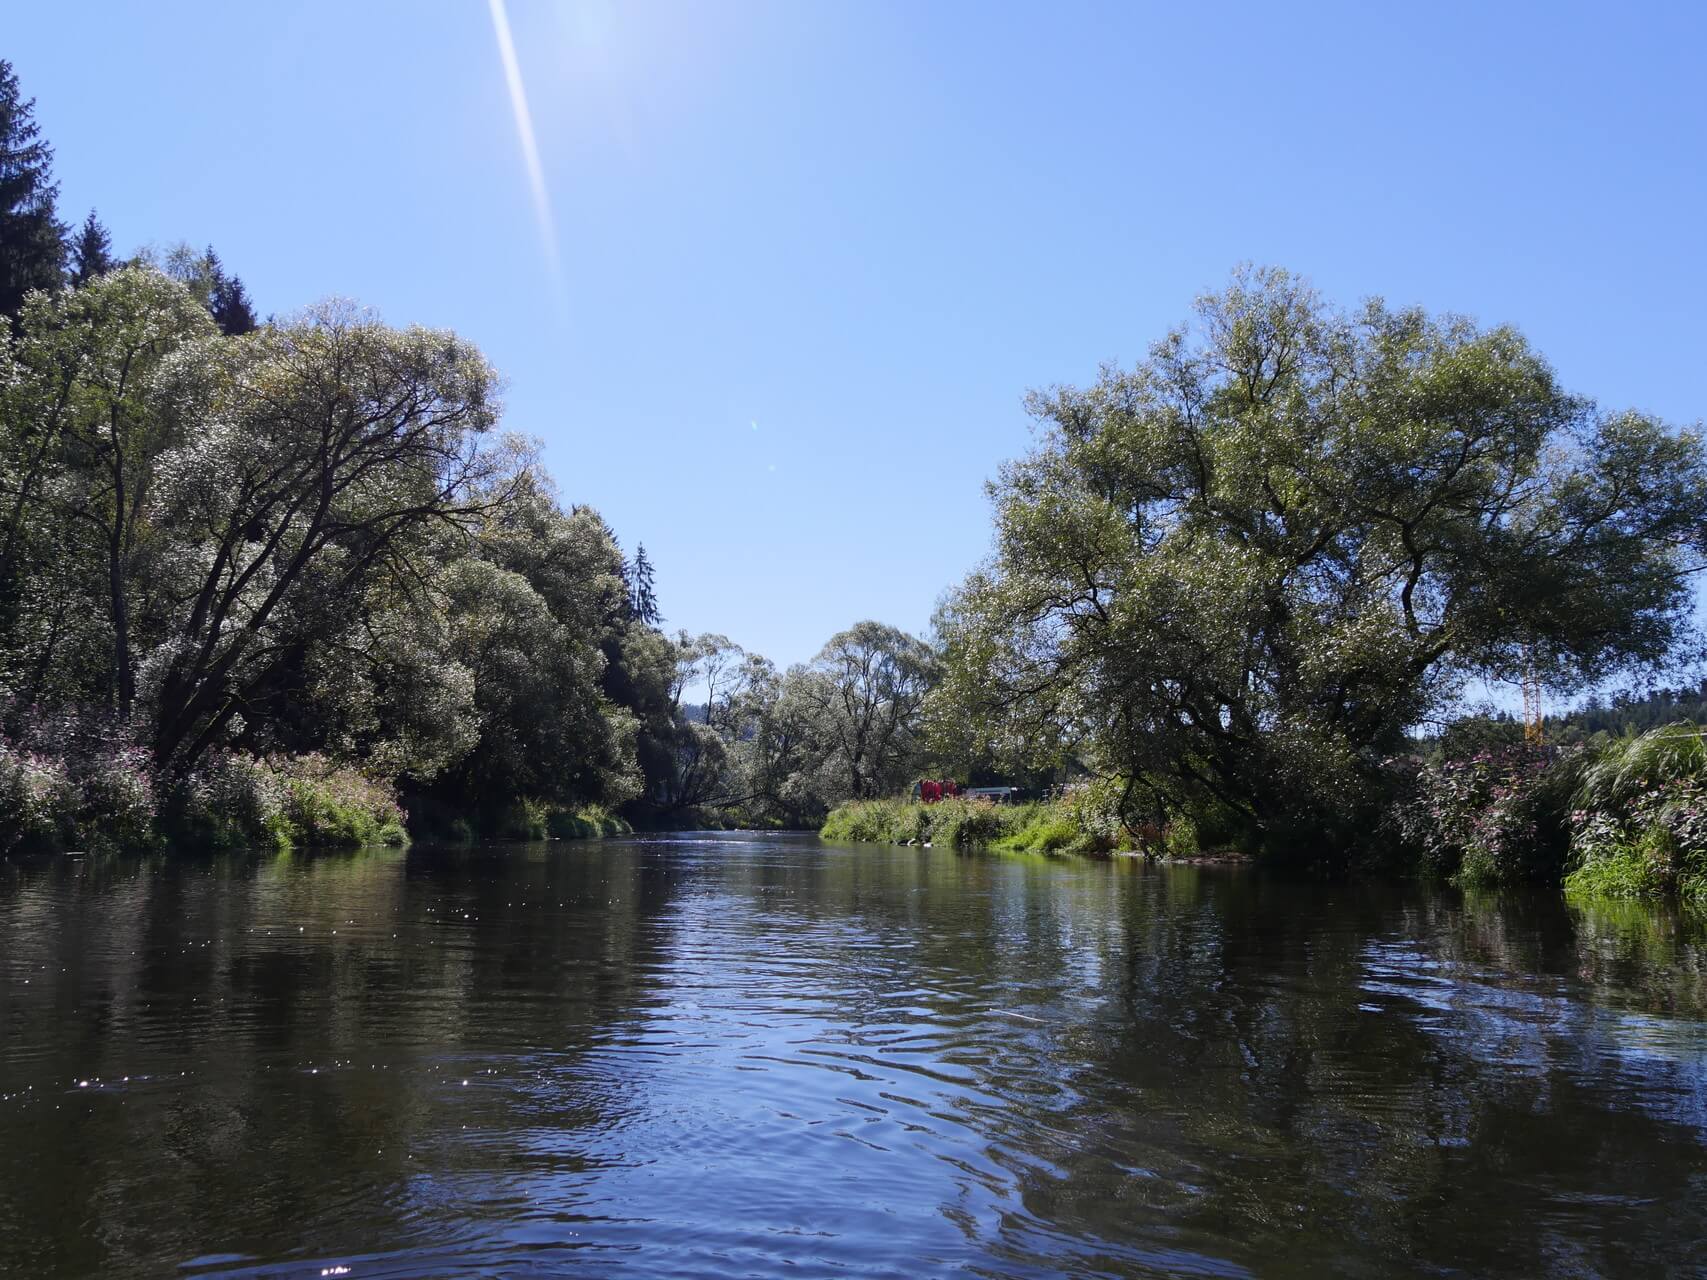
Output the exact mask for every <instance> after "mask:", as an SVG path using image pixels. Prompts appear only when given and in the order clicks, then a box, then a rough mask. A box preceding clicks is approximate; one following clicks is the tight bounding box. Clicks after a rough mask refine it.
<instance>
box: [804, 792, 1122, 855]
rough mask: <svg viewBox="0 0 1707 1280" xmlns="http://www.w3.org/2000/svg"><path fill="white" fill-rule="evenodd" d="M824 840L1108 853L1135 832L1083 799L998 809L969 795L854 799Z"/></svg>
mask: <svg viewBox="0 0 1707 1280" xmlns="http://www.w3.org/2000/svg"><path fill="white" fill-rule="evenodd" d="M819 835H820V836H822V837H823V838H824V839H825V840H832V841H838V842H842V841H845V842H866V843H875V844H931V845H944V846H948V847H952V848H956V849H973V848H994V849H1004V850H1010V851H1013V852H1017V853H1063V852H1073V853H1106V852H1109V851H1110V850H1113V849H1116V848H1122V847H1124V848H1130V847H1132V842H1131V840H1130V838H1129V835H1130V833H1127V832H1125V831H1124V830H1123V829H1121V828H1120V827H1119V824H1118V822H1116V823H1114V824H1113V825H1112V826H1111V825H1110V824H1109V823H1107V822H1105V821H1100V820H1099V819H1098V817H1097V816H1096V814H1095V813H1094V812H1093V810H1092V808H1091V807H1090V806H1089V805H1087V803H1086V801H1085V799H1084V798H1083V797H1080V796H1073V797H1068V798H1063V799H1060V800H1053V801H1049V802H1047V803H1036V804H1021V805H997V804H991V803H989V802H988V801H985V800H976V799H968V798H966V797H964V796H959V797H954V798H952V799H947V800H941V801H938V802H937V803H935V804H928V805H927V804H919V803H917V802H916V801H913V800H903V799H878V800H850V801H848V802H847V803H846V804H842V805H838V806H837V807H836V808H835V809H833V810H831V812H830V815H829V817H828V819H826V821H825V823H824V826H823V828H822V830H821V831H820V832H819Z"/></svg>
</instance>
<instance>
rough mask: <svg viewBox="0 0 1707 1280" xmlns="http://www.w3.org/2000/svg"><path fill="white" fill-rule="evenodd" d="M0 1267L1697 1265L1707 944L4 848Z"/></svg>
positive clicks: (1480, 918)
mask: <svg viewBox="0 0 1707 1280" xmlns="http://www.w3.org/2000/svg"><path fill="white" fill-rule="evenodd" d="M0 1274H5V1275H14V1274H15V1275H22V1276H70V1275H78V1276H81V1275H139V1276H159V1275H173V1274H177V1275H185V1276H201V1275H242V1276H298V1275H301V1276H326V1275H348V1276H352V1277H375V1276H449V1275H459V1276H536V1275H559V1274H568V1275H586V1276H627V1275H632V1276H681V1277H726V1276H727V1277H733V1276H744V1277H770V1276H781V1275H791V1276H813V1277H818V1276H893V1277H908V1278H909V1280H911V1278H914V1277H927V1276H936V1275H949V1274H965V1275H971V1276H988V1277H1043V1276H1057V1275H1068V1276H1149V1275H1214V1276H1245V1275H1260V1276H1301V1277H1302V1276H1312V1277H1314V1276H1336V1275H1337V1276H1376V1275H1383V1276H1384V1275H1419V1276H1420V1275H1431V1276H1439V1275H1466V1276H1491V1275H1506V1276H1538V1275H1560V1276H1587V1275H1609V1276H1611V1275H1654V1276H1657V1275H1662V1274H1664V1275H1688V1274H1707V936H1704V931H1703V929H1702V927H1701V925H1700V924H1699V922H1696V921H1692V920H1691V919H1689V918H1685V917H1679V916H1676V915H1669V914H1666V913H1663V912H1658V911H1653V910H1646V909H1636V908H1626V909H1609V910H1589V911H1581V910H1573V909H1571V908H1567V907H1566V906H1565V905H1564V904H1563V903H1562V902H1560V901H1559V900H1558V899H1557V897H1556V896H1551V897H1549V896H1533V897H1507V898H1502V899H1486V900H1481V899H1469V900H1467V899H1465V898H1464V897H1462V896H1461V895H1458V894H1455V893H1450V892H1437V891H1428V890H1423V889H1420V888H1415V887H1408V886H1401V887H1393V886H1345V885H1327V884H1313V883H1300V882H1288V881H1284V880H1280V879H1275V878H1272V877H1265V876H1261V875H1258V874H1254V873H1251V872H1248V871H1241V870H1237V869H1210V868H1204V869H1195V868H1170V869H1159V870H1158V869H1152V868H1145V867H1143V866H1141V865H1137V864H1134V863H1132V862H1130V861H1124V860H1120V861H1115V862H1091V861H1042V860H1028V859H1015V858H1003V857H996V856H982V855H965V854H955V853H953V852H951V851H948V850H919V849H894V848H883V847H869V846H868V847H852V848H835V847H828V846H824V845H821V844H819V843H818V841H816V840H815V839H813V838H810V837H801V836H776V837H770V836H763V837H753V836H731V835H714V836H673V837H659V838H655V839H641V840H633V841H612V842H605V843H599V844H584V845H563V844H558V845H550V846H535V847H531V848H507V849H493V850H476V851H471V852H470V851H464V852H446V851H435V850H425V849H418V850H414V851H411V852H408V853H399V852H380V853H363V854H355V855H347V856H344V855H339V856H322V857H316V858H302V857H297V858H266V859H258V858H233V859H222V860H215V861H165V860H158V861H150V862H140V863H139V862H134V861H133V862H125V861H89V860H76V859H59V860H56V861H53V862H43V863H22V864H18V863H4V862H0Z"/></svg>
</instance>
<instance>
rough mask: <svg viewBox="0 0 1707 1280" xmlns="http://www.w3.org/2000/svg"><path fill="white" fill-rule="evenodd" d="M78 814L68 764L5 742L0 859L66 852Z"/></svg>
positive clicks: (0, 756)
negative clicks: (7, 855)
mask: <svg viewBox="0 0 1707 1280" xmlns="http://www.w3.org/2000/svg"><path fill="white" fill-rule="evenodd" d="M77 808H78V802H77V796H76V788H75V787H74V785H73V784H72V782H71V778H70V776H69V775H68V773H67V771H66V769H65V765H64V763H63V762H62V761H59V760H55V759H52V758H51V757H46V756H40V755H35V754H33V753H30V752H25V751H20V750H18V749H17V748H15V747H13V746H11V745H10V744H9V743H6V742H4V741H3V740H0V853H13V852H26V853H27V852H33V851H40V850H52V849H58V848H63V847H64V844H65V842H66V840H67V839H68V838H70V836H71V835H72V834H73V830H74V828H73V821H74V819H73V815H74V814H75V813H76V810H77Z"/></svg>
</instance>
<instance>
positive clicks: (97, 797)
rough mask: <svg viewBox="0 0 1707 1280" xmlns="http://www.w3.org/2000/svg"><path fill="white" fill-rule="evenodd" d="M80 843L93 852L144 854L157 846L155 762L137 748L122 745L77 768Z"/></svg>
mask: <svg viewBox="0 0 1707 1280" xmlns="http://www.w3.org/2000/svg"><path fill="white" fill-rule="evenodd" d="M78 773H79V774H80V775H81V776H80V777H79V779H78V781H79V784H80V785H79V790H80V792H81V795H80V798H79V806H78V809H79V812H78V820H77V826H78V834H77V839H78V843H79V844H81V845H83V846H85V847H86V848H89V849H94V850H101V851H107V850H131V851H135V850H143V849H151V848H154V847H155V846H157V845H158V844H159V843H160V829H159V825H158V819H159V803H158V795H157V789H156V784H155V777H154V766H153V762H152V761H151V760H150V759H149V757H148V753H147V752H146V751H144V750H142V748H140V747H121V748H119V749H118V750H116V751H109V752H106V753H104V754H102V755H99V756H96V757H94V758H93V759H91V760H88V761H85V762H83V763H82V765H81V767H80V768H79V770H78Z"/></svg>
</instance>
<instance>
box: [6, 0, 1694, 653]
mask: <svg viewBox="0 0 1707 1280" xmlns="http://www.w3.org/2000/svg"><path fill="white" fill-rule="evenodd" d="M509 20H510V24H511V28H512V31H513V33H514V40H515V47H516V52H517V60H518V65H519V68H520V71H521V74H522V78H523V81H524V83H525V86H526V93H527V97H528V100H529V103H530V106H531V111H532V121H533V127H534V133H535V136H536V138H537V142H538V150H539V156H540V168H541V172H542V174H543V177H544V181H545V186H546V190H547V192H548V196H549V201H550V207H551V211H552V217H551V221H550V225H549V228H548V229H547V230H548V231H549V247H548V241H547V239H546V238H545V237H544V236H542V228H541V225H540V223H539V221H538V219H537V217H536V211H535V204H534V197H533V194H532V192H531V190H530V184H529V178H528V172H527V169H526V167H525V165H524V159H523V152H522V148H521V146H520V144H519V142H518V134H517V129H516V125H515V122H514V120H513V117H512V112H511V103H510V99H509V96H508V93H507V90H506V84H505V77H504V72H503V67H502V64H501V62H500V58H499V52H498V45H497V42H496V40H495V38H494V31H493V23H492V19H491V17H490V15H489V13H488V9H487V6H486V5H485V4H484V3H480V2H479V0H463V2H459V3H451V2H449V0H444V2H440V3H425V2H418V3H401V2H394V3H378V2H376V0H364V2H363V3H347V2H346V3H313V2H298V3H294V4H291V5H288V6H287V5H233V4H204V5H188V4H173V3H152V4H148V5H142V4H135V5H117V4H114V5H101V6H88V7H84V8H80V9H78V10H76V11H73V10H70V9H67V8H64V7H60V6H51V5H36V6H28V7H18V8H14V9H13V10H12V11H11V12H9V13H8V15H7V19H6V24H5V38H4V41H3V46H0V56H5V57H8V58H10V59H11V60H12V61H13V63H14V65H15V68H16V70H17V72H18V74H19V76H20V78H21V79H22V81H23V86H24V90H25V92H26V93H27V94H33V95H34V96H35V97H36V98H37V115H38V119H39V120H40V122H41V124H42V125H43V128H44V131H45V132H46V133H47V134H48V136H49V137H50V139H51V140H52V142H53V143H54V145H55V146H56V148H57V151H58V160H57V172H58V175H59V178H60V180H61V183H62V188H63V189H62V194H61V205H62V211H63V213H64V214H65V216H66V217H68V218H71V219H80V218H81V217H82V215H83V213H84V212H85V211H86V210H87V209H88V208H89V207H91V206H96V207H98V208H99V210H100V213H101V217H102V219H103V220H104V221H105V222H106V223H107V225H108V226H109V227H110V229H111V230H112V232H113V236H114V239H115V242H116V244H117V246H118V247H119V248H120V249H121V250H123V251H127V252H128V251H130V250H132V249H134V248H135V247H137V246H138V245H141V244H144V243H148V242H154V243H167V242H171V241H175V240H179V239H183V240H188V241H190V242H192V243H194V244H197V245H200V244H203V243H212V244H213V245H214V246H215V247H217V248H218V250H219V251H220V254H221V256H222V257H223V258H224V260H225V262H226V263H227V264H228V266H230V267H231V268H233V269H234V270H236V271H237V272H238V273H239V274H241V275H242V277H243V278H244V280H245V281H246V283H247V284H248V285H249V287H250V290H251V293H252V294H253V296H254V297H255V299H256V302H257V304H258V306H259V307H260V309H261V310H262V311H263V312H266V311H276V312H281V313H282V312H286V311H290V310H293V309H295V308H296V307H298V306H301V305H303V304H305V303H308V302H310V301H312V300H314V299H316V298H319V297H322V296H325V295H328V294H339V295H344V296H349V297H354V298H357V299H359V300H361V301H362V302H365V303H368V304H370V305H372V306H374V307H376V308H378V309H379V311H380V312H381V313H382V314H383V315H384V316H385V317H386V318H387V319H389V320H391V321H393V322H396V323H406V322H421V323H426V324H432V325H442V326H448V327H452V328H455V329H457V330H458V331H459V332H461V333H463V334H464V335H466V336H468V337H470V338H472V339H474V340H475V341H477V342H478V343H479V344H480V345H481V346H482V347H483V348H484V349H485V351H486V352H487V354H488V355H489V357H490V358H491V359H492V360H493V362H494V363H495V364H496V365H497V366H498V368H499V369H500V370H502V371H503V373H504V374H505V375H506V377H507V379H508V383H509V386H508V391H507V393H506V400H507V404H508V406H509V407H508V413H507V418H506V421H507V425H508V426H510V427H511V428H513V429H516V430H519V431H524V432H527V433H529V434H532V435H536V436H538V437H540V438H541V439H542V440H543V441H544V442H545V445H546V451H545V456H546V459H547V462H548V465H549V467H550V469H551V470H552V472H553V473H554V474H555V475H556V477H557V479H558V481H559V484H560V487H561V489H562V492H563V494H564V496H565V497H566V498H568V499H570V500H573V501H580V502H588V503H591V504H593V505H595V506H597V507H598V508H599V509H600V510H602V511H603V512H604V513H605V515H606V517H607V518H608V519H609V520H610V521H611V523H612V524H613V525H614V526H615V527H616V529H617V531H618V533H619V535H620V536H621V537H622V539H623V541H624V543H625V544H626V546H627V547H628V548H629V549H630V550H631V551H632V549H633V547H634V545H635V544H636V543H637V542H642V541H643V542H644V543H645V544H646V546H647V549H648V551H649V553H650V554H651V556H652V558H653V559H654V561H655V562H656V564H657V569H658V585H659V592H660V597H661V602H662V605H663V609H664V612H665V614H666V617H667V625H669V626H671V627H677V626H680V627H686V628H688V629H690V630H693V631H702V630H713V631H721V632H724V633H726V634H728V635H729V636H731V637H732V638H734V639H735V640H736V641H738V642H739V643H742V644H744V645H746V646H748V647H749V648H751V649H754V650H757V651H758V652H762V653H765V654H767V655H769V656H771V657H773V658H775V659H777V660H779V661H780V662H783V663H787V662H791V661H797V660H802V659H805V658H809V657H810V656H811V655H812V653H813V652H814V651H815V650H816V649H817V648H818V646H819V645H820V644H821V643H822V642H823V641H824V640H825V639H826V638H827V637H828V636H829V635H830V634H831V633H833V632H834V631H836V630H838V629H840V628H841V627H844V626H846V625H848V624H850V623H852V622H854V621H856V620H858V619H860V618H863V617H876V618H880V619H883V620H885V621H890V622H894V623H896V624H898V625H901V626H905V627H908V628H910V629H915V630H921V631H922V630H923V629H924V628H925V626H926V624H927V623H928V620H929V617H930V613H931V609H932V607H933V605H934V603H935V601H936V599H937V597H938V595H939V593H940V592H941V591H942V590H943V589H944V588H945V587H947V586H949V585H950V584H951V583H952V582H954V581H955V580H957V579H958V578H959V577H960V576H961V575H962V574H963V573H964V572H965V571H966V570H967V569H968V568H970V567H971V566H972V565H973V564H974V563H975V562H976V561H977V560H978V559H979V558H980V557H981V556H982V555H983V554H984V553H985V551H986V549H987V546H988V538H989V522H988V512H987V509H986V505H985V500H984V496H983V491H982V485H983V481H984V480H985V478H986V477H987V476H989V475H991V474H992V473H993V472H994V471H995V469H996V467H997V465H998V463H999V462H1000V461H1001V459H1003V458H1005V457H1010V456H1013V455H1015V454H1017V453H1020V452H1022V451H1023V450H1024V449H1025V448H1026V447H1027V445H1028V442H1029V439H1030V433H1029V424H1028V422H1027V419H1026V417H1025V415H1024V413H1023V411H1022V409H1021V404H1020V401H1021V397H1022V395H1023V393H1024V392H1025V390H1026V389H1027V388H1028V387H1033V386H1041V385H1046V384H1050V383H1055V382H1082V381H1085V380H1088V379H1090V378H1092V377H1094V375H1095V373H1096V369H1097V366H1098V364H1099V362H1101V361H1103V360H1108V359H1114V360H1118V361H1121V362H1123V363H1129V362H1131V361H1133V360H1134V359H1136V358H1138V357H1140V356H1141V355H1142V354H1143V351H1144V349H1145V347H1146V345H1147V344H1148V343H1149V342H1150V341H1152V340H1153V339H1155V338H1156V337H1158V336H1160V335H1161V334H1162V333H1163V332H1164V331H1165V330H1166V329H1167V327H1168V326H1169V325H1171V324H1173V323H1176V322H1177V321H1179V320H1180V319H1182V318H1183V317H1184V316H1185V314H1186V312H1187V309H1188V307H1189V305H1190V302H1191V299H1192V297H1193V296H1194V295H1195V294H1196V293H1198V292H1200V291H1201V290H1203V289H1205V288H1207V287H1212V286H1215V285H1217V284H1219V283H1220V282H1221V281H1223V280H1224V279H1225V278H1226V276H1227V273H1228V271H1229V270H1230V269H1231V268H1232V266H1233V265H1234V264H1236V263H1238V262H1240V261H1245V260H1250V261H1257V262H1264V263H1274V264H1278V265H1282V266H1285V267H1288V268H1290V269H1292V270H1294V271H1297V272H1300V273H1302V274H1304V275H1306V276H1308V277H1309V278H1310V279H1312V280H1313V281H1314V282H1315V284H1316V285H1317V286H1318V287H1319V288H1321V289H1322V290H1323V292H1325V293H1326V294H1328V295H1329V296H1330V297H1333V298H1337V299H1339V300H1342V301H1345V302H1348V303H1349V302H1352V301H1355V300H1356V299H1358V298H1361V297H1363V296H1366V295H1370V294H1380V295H1382V296H1385V297H1386V298H1388V299H1389V300H1391V301H1394V302H1405V303H1411V302H1415V303H1421V304H1423V305H1425V306H1427V307H1430V308H1432V309H1437V310H1452V311H1459V312H1463V313H1467V314H1469V315H1472V316H1475V317H1477V318H1479V319H1481V320H1483V321H1486V322H1505V321H1509V322H1512V323H1515V324H1517V325H1518V326H1520V327H1521V328H1523V329H1524V330H1525V331H1526V332H1527V333H1528V334H1529V335H1530V337H1531V338H1532V339H1533V340H1534V342H1535V343H1536V345H1537V346H1538V347H1539V348H1540V349H1541V350H1542V351H1543V352H1545V353H1546V354H1547V355H1548V357H1549V358H1550V359H1551V360H1552V361H1553V362H1554V364H1555V365H1556V366H1557V368H1558V369H1559V370H1560V372H1561V374H1562V376H1563V378H1564V381H1565V382H1566V384H1567V385H1568V386H1570V387H1571V388H1573V389H1574V390H1577V391H1580V392H1582V393H1585V394H1588V395H1592V396H1594V397H1595V398H1597V399H1598V400H1600V401H1601V402H1602V403H1603V404H1606V405H1608V406H1618V407H1623V406H1635V407H1638V408H1641V409H1645V410H1648V411H1651V412H1655V413H1658V414H1661V415H1663V416H1665V417H1667V418H1669V419H1671V420H1673V421H1677V422H1680V423H1687V422H1694V421H1697V420H1698V419H1700V418H1701V417H1702V415H1703V413H1704V408H1703V405H1704V402H1707V392H1704V391H1703V374H1702V371H1703V360H1704V357H1707V341H1704V338H1707V326H1704V324H1703V319H1702V299H1703V298H1704V297H1707V246H1704V239H1703V227H1704V226H1707V218H1704V199H1703V197H1704V196H1707V87H1704V86H1707V80H1704V78H1703V77H1702V75H1701V72H1700V64H1699V58H1700V50H1701V49H1702V48H1703V47H1707V6H1702V5H1699V4H1688V5H1684V4H1679V5H1675V6H1653V7H1644V6H1637V5H1626V6H1610V5H1602V6H1598V7H1594V8H1590V7H1587V6H1581V7H1571V6H1566V5H1559V4H1545V5H1541V4H1537V5H1520V4H1500V5H1489V6H1478V5H1463V6H1448V5H1407V6H1398V5H1367V4H1364V5H1346V6H1293V5H1287V6H1281V5H1251V6H1224V7H1211V6H1207V5H1205V6H1181V5H1170V6H1166V7H1160V6H1155V7H1152V6H1141V5H1137V4H1118V5H1117V4H1108V5H1099V4H1047V5H1046V4H1036V5H1029V6H1019V5H996V4H966V5H960V4H947V3H923V2H917V3H907V4H895V5H884V4H877V3H859V4H831V3H819V2H817V0H797V2H795V3H778V4H735V3H727V4H711V3H696V4H681V5H676V4H649V3H620V4H617V3H602V2H600V3H580V2H571V0H564V2H561V3H558V2H551V3H545V2H541V3H534V2H532V0H511V3H510V6H509ZM554 256H555V258H556V260H557V262H558V263H559V264H560V267H559V270H558V271H556V272H554V271H553V269H552V266H551V263H552V259H553V257H554Z"/></svg>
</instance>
